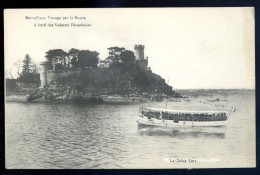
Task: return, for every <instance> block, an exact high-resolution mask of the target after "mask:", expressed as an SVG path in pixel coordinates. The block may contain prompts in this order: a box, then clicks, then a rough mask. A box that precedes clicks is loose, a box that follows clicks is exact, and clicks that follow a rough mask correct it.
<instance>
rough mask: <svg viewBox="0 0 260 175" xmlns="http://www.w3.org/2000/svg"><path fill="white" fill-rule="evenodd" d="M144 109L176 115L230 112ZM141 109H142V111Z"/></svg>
mask: <svg viewBox="0 0 260 175" xmlns="http://www.w3.org/2000/svg"><path fill="white" fill-rule="evenodd" d="M141 108H144V109H148V110H152V111H159V112H161V111H162V112H174V113H178V112H180V113H200V114H201V113H226V112H228V111H212V110H211V111H193V110H173V109H163V108H154V107H141ZM141 108H140V109H141Z"/></svg>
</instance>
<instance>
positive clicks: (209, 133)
mask: <svg viewBox="0 0 260 175" xmlns="http://www.w3.org/2000/svg"><path fill="white" fill-rule="evenodd" d="M138 133H139V134H140V135H141V136H145V135H148V136H167V137H176V138H180V139H183V138H201V137H206V138H218V139H225V127H212V128H210V127H204V128H178V129H173V128H163V127H155V126H138Z"/></svg>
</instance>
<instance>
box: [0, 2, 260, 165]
mask: <svg viewBox="0 0 260 175" xmlns="http://www.w3.org/2000/svg"><path fill="white" fill-rule="evenodd" d="M254 26H255V19H254V8H251V7H243V8H242V7H239V8H238V7H236V8H231V7H229V8H115V9H113V8H109V9H108V8H102V9H95V8H93V9H83V8H82V9H5V10H4V52H5V53H4V55H5V57H4V60H5V160H6V161H5V163H6V168H7V169H129V168H130V169H132V168H135V169H136V168H137V169H139V168H140V169H150V168H151V169H161V168H170V169H177V168H188V169H191V168H238V167H239V168H240V167H255V166H256V145H255V144H256V140H255V27H254Z"/></svg>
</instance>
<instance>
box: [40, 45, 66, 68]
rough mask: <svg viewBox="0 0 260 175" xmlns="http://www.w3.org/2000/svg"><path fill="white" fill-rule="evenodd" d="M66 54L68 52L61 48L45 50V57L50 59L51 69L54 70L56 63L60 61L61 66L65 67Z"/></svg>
mask: <svg viewBox="0 0 260 175" xmlns="http://www.w3.org/2000/svg"><path fill="white" fill-rule="evenodd" d="M67 56H68V53H67V52H65V51H63V50H62V49H54V50H49V51H47V52H46V55H45V57H46V58H47V59H48V61H50V62H51V63H52V65H53V70H56V64H57V63H61V64H62V65H63V68H66V67H67V59H68V58H67Z"/></svg>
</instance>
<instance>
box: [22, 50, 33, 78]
mask: <svg viewBox="0 0 260 175" xmlns="http://www.w3.org/2000/svg"><path fill="white" fill-rule="evenodd" d="M22 62H23V65H22V73H21V76H22V77H25V76H27V75H28V74H29V73H32V67H33V64H32V58H31V57H30V55H28V54H26V55H25V57H24V59H23V61H22Z"/></svg>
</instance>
